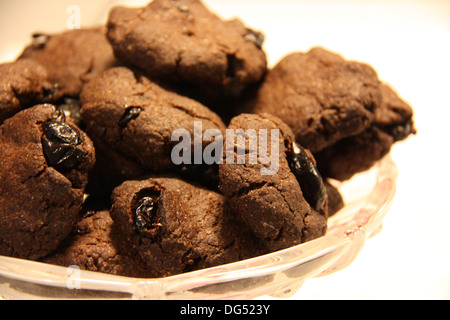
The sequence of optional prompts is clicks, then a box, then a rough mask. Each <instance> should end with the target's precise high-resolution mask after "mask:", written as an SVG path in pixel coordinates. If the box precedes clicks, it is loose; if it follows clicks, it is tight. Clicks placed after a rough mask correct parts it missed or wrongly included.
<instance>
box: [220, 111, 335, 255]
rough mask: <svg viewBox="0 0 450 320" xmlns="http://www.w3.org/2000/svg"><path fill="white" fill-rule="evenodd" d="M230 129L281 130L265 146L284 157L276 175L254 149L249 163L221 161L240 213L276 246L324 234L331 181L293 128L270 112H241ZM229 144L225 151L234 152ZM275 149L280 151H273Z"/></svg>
mask: <svg viewBox="0 0 450 320" xmlns="http://www.w3.org/2000/svg"><path fill="white" fill-rule="evenodd" d="M228 129H242V130H243V131H244V132H248V130H252V129H256V130H257V131H260V132H261V130H267V131H264V132H268V133H269V132H273V131H272V130H277V131H275V132H273V133H271V135H273V134H274V133H276V132H278V136H277V139H271V138H269V139H267V140H268V141H269V145H268V146H267V148H266V150H265V152H267V155H268V156H269V157H271V158H272V160H273V161H277V162H278V168H277V169H278V170H277V171H276V172H274V174H269V175H263V174H261V168H264V167H266V166H267V165H266V164H264V163H263V161H260V160H261V159H259V158H258V162H257V163H252V162H251V161H250V159H249V157H250V155H251V152H249V153H247V154H246V155H245V157H246V161H245V162H244V163H232V164H230V163H224V164H221V165H220V166H219V178H220V185H219V188H220V190H221V191H222V193H223V194H224V195H225V196H226V197H227V198H228V199H229V203H230V205H231V207H232V209H233V210H234V212H235V214H236V215H237V216H238V217H239V218H240V219H241V220H242V221H243V222H244V223H245V224H246V225H247V227H248V228H249V229H251V230H252V232H253V233H254V234H255V235H256V236H257V237H258V238H259V239H260V240H262V241H263V243H265V245H266V246H267V247H268V248H270V250H279V249H285V248H288V247H290V246H293V245H296V244H300V243H302V242H306V241H309V240H312V239H314V238H317V237H320V236H322V235H324V234H325V231H326V226H327V195H326V191H325V190H324V188H325V186H324V185H323V181H322V178H321V177H320V175H318V173H317V170H316V168H315V161H314V158H313V157H312V155H311V154H310V153H309V152H308V151H307V150H305V149H303V148H301V147H300V146H297V145H295V139H294V134H293V133H292V130H291V129H290V128H289V127H288V126H287V125H286V124H285V123H284V122H282V121H281V120H280V119H278V118H277V117H275V116H272V115H269V114H260V115H257V114H241V115H239V116H237V117H235V118H233V119H232V120H231V122H230V125H229V126H228ZM227 139H228V137H227ZM246 139H248V136H246ZM259 143H261V141H259ZM272 144H278V145H277V148H275V149H274V148H272ZM229 145H230V144H229V143H228V141H227V150H225V152H230V150H229V149H228V146H229ZM236 147H237V148H234V149H233V150H232V151H231V152H234V153H236V151H237V149H238V148H239V146H236ZM259 147H261V145H259ZM274 150H276V151H275V152H277V153H276V154H275V155H273V154H270V153H273V152H274ZM272 156H274V157H272ZM259 157H261V153H259ZM303 166H304V168H303ZM310 168H313V169H314V170H310Z"/></svg>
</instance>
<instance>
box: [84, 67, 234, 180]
mask: <svg viewBox="0 0 450 320" xmlns="http://www.w3.org/2000/svg"><path fill="white" fill-rule="evenodd" d="M81 102H82V110H81V116H82V118H83V121H84V123H85V126H86V131H87V132H88V133H89V135H90V136H91V137H92V139H93V140H94V142H95V141H99V142H100V143H102V144H104V145H105V146H106V147H108V148H110V149H113V150H114V151H116V152H119V153H121V154H122V155H124V156H126V157H128V158H131V159H132V160H134V161H136V162H137V163H138V164H139V165H140V166H142V167H143V168H144V169H146V170H147V172H161V171H165V170H169V169H174V168H175V164H174V161H173V159H172V149H173V147H174V146H175V145H177V144H179V142H180V141H179V140H177V139H175V140H176V141H172V136H173V133H174V132H175V131H176V130H178V129H181V130H183V132H184V133H187V134H188V137H185V138H186V139H190V141H189V142H188V143H187V145H188V146H192V148H191V151H192V152H193V151H194V148H195V145H194V142H195V136H203V134H204V133H205V132H206V131H207V130H215V132H217V133H220V134H222V133H223V132H224V131H225V125H224V124H223V122H222V120H221V119H220V118H219V116H217V115H216V114H215V113H213V112H212V111H211V110H209V109H208V108H207V107H205V106H204V105H202V104H200V103H198V102H196V101H194V100H191V99H189V98H186V97H183V96H180V95H178V94H176V93H174V92H171V91H168V90H165V89H163V88H162V87H160V86H159V85H157V84H156V83H154V82H152V81H150V80H149V79H148V78H147V77H145V76H143V75H141V74H139V73H135V72H133V71H131V70H130V69H127V68H124V67H118V68H112V69H110V70H107V71H105V72H104V73H103V74H101V75H100V76H98V77H97V78H95V79H94V80H92V81H90V82H89V83H88V84H86V85H85V86H84V88H83V91H82V94H81ZM196 123H197V126H196ZM180 139H181V138H180ZM200 139H201V138H200ZM202 140H205V139H202ZM199 144H200V147H201V148H206V147H207V146H208V145H209V144H211V141H201V142H199ZM202 150H203V149H202ZM202 150H200V151H201V152H202ZM186 152H188V151H186ZM189 158H190V160H191V162H192V163H194V160H195V159H194V158H193V157H191V155H190V154H189ZM177 164H178V163H177Z"/></svg>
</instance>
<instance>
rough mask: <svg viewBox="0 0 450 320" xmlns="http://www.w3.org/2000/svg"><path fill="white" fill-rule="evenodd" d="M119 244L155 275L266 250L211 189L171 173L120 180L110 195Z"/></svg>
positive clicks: (219, 195) (172, 272) (201, 266)
mask: <svg viewBox="0 0 450 320" xmlns="http://www.w3.org/2000/svg"><path fill="white" fill-rule="evenodd" d="M112 202H113V206H112V208H111V216H112V218H113V219H114V222H115V223H116V224H117V227H118V229H119V234H120V235H121V236H122V241H121V242H120V243H122V245H123V246H124V247H125V248H128V250H129V251H130V252H131V253H132V254H133V253H134V254H136V255H139V256H140V257H141V258H142V259H143V260H144V261H145V262H146V263H147V266H148V268H150V269H151V270H153V271H154V272H155V273H157V274H159V276H170V275H175V274H178V273H182V272H188V271H193V270H198V269H202V268H207V267H212V266H216V265H220V264H226V263H230V262H234V261H238V260H242V259H246V258H250V257H254V256H257V255H259V254H263V253H266V250H265V249H264V247H263V246H261V245H259V244H258V242H257V241H256V240H255V238H254V237H253V236H252V234H251V233H250V232H249V231H248V230H247V229H246V228H245V227H243V226H242V225H241V224H240V222H239V221H237V220H236V219H235V217H234V215H233V214H232V212H231V211H230V210H229V207H228V204H227V201H226V198H225V197H224V196H223V195H222V194H220V193H217V192H214V191H211V190H207V189H205V188H202V187H200V186H198V185H195V184H191V183H188V182H186V181H183V180H181V179H179V178H178V177H176V176H163V177H158V176H155V177H150V178H148V179H143V180H135V181H126V182H124V183H123V184H122V185H120V186H119V187H117V188H116V189H115V190H114V192H113V194H112Z"/></svg>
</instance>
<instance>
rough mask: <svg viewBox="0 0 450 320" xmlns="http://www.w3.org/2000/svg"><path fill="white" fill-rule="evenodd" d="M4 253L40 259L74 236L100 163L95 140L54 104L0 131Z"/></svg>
mask: <svg viewBox="0 0 450 320" xmlns="http://www.w3.org/2000/svg"><path fill="white" fill-rule="evenodd" d="M0 149H1V150H2V152H3V154H2V157H0V170H1V173H0V194H1V195H2V197H0V254H4V255H8V256H14V257H21V258H29V259H38V258H40V257H43V256H45V255H46V254H48V253H50V252H51V251H53V250H54V249H56V248H57V246H58V245H59V244H60V242H61V241H62V240H63V239H64V238H65V237H66V236H67V235H68V234H69V232H70V230H71V229H72V227H73V225H74V223H75V221H76V219H77V216H78V213H79V211H80V210H81V205H82V202H83V195H84V188H85V186H86V184H87V179H88V172H89V170H90V169H91V168H92V166H93V164H94V162H95V154H94V149H93V145H92V142H91V140H90V139H89V138H88V137H87V136H86V135H85V134H84V133H83V132H82V131H81V130H80V129H79V128H77V127H76V126H75V125H73V124H71V123H68V122H66V121H65V119H64V117H63V114H62V113H61V112H58V111H57V110H56V108H55V107H54V106H52V105H38V106H35V107H32V108H29V109H26V110H24V111H21V112H19V113H17V114H16V115H15V116H13V117H12V118H9V119H7V120H6V121H5V122H4V123H3V125H2V126H1V127H0Z"/></svg>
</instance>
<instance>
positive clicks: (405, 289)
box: [0, 0, 450, 300]
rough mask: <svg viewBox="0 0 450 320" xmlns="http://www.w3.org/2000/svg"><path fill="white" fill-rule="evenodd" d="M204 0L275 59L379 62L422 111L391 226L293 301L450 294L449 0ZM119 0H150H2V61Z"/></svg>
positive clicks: (400, 151)
mask: <svg viewBox="0 0 450 320" xmlns="http://www.w3.org/2000/svg"><path fill="white" fill-rule="evenodd" d="M204 2H205V3H206V4H207V5H208V6H209V7H210V8H211V9H212V10H213V11H215V12H217V13H218V14H219V15H220V16H222V17H224V18H231V17H240V18H241V19H242V20H243V21H244V22H245V23H246V24H247V25H248V26H251V27H252V28H253V29H259V30H262V31H263V32H264V33H265V35H266V43H265V49H266V52H267V54H268V58H269V63H270V65H271V66H272V65H274V64H275V63H276V62H277V61H278V60H279V59H281V58H282V57H283V56H284V55H286V54H288V53H291V52H293V51H307V50H308V49H309V48H311V47H312V46H317V45H318V46H323V47H325V48H327V49H329V50H332V51H335V52H338V53H340V54H341V55H343V56H344V57H345V58H347V59H352V60H358V61H361V62H366V63H369V64H370V65H372V66H373V67H374V68H375V69H376V70H377V71H378V74H379V77H380V79H381V80H383V81H385V82H387V83H389V84H391V85H392V86H393V87H394V88H395V89H396V91H397V92H398V93H399V94H400V95H401V96H402V97H403V98H404V99H405V100H406V101H407V102H409V103H410V104H411V105H412V106H413V108H414V111H415V121H416V126H417V129H418V134H417V136H414V137H411V138H409V139H408V140H407V141H405V142H402V143H399V144H397V145H396V146H395V147H394V149H393V150H392V158H393V160H394V161H395V162H396V164H397V166H398V169H399V178H398V186H397V194H396V198H395V200H394V203H393V205H392V207H391V210H390V212H389V213H388V215H387V217H386V219H385V222H384V227H383V230H382V231H381V233H380V234H378V235H377V236H376V237H375V238H372V239H369V240H368V241H367V242H366V245H365V247H364V248H363V250H362V252H361V254H360V255H359V256H358V257H357V258H356V260H355V261H354V262H353V264H351V265H350V266H349V267H348V268H346V269H344V270H342V271H339V272H337V273H335V274H332V275H329V276H326V277H323V278H317V279H311V280H308V281H306V282H305V283H304V285H303V287H302V288H301V289H300V290H299V291H298V292H297V293H296V294H295V295H294V296H293V297H292V298H291V299H409V300H416V299H450V237H449V233H450V228H449V226H450V210H449V203H447V201H449V199H450V194H449V191H448V190H449V188H448V183H449V181H450V179H449V167H448V166H449V165H448V160H449V156H448V155H449V152H447V149H448V148H449V147H450V144H449V141H448V138H449V134H448V131H449V130H450V123H449V122H450V102H449V101H450V1H446V0H441V1H439V0H422V1H419V0H416V1H414V0H410V1H402V0H391V1H375V0H372V1H361V0H359V1H356V0H354V1H294V0H291V1H289V0H276V1H275V0H273V1H265V0H205V1H204ZM114 3H133V4H137V5H139V4H145V3H147V1H142V0H141V1H139V0H137V1H126V0H123V1H121V0H116V1H77V0H69V1H67V0H64V1H61V0H53V1H35V0H16V1H4V0H0V39H1V41H0V62H5V61H9V60H12V59H14V58H15V57H16V56H17V54H18V53H19V52H20V51H21V49H22V47H23V46H24V45H25V44H27V43H28V42H29V39H30V38H29V37H30V34H31V33H33V32H35V31H42V32H52V31H60V30H64V29H65V28H66V22H67V19H68V16H69V15H68V14H67V13H66V9H67V8H68V6H69V5H71V4H75V5H78V6H79V7H80V9H81V23H82V27H85V26H90V25H92V22H93V21H99V22H104V21H105V19H106V16H107V11H105V10H104V8H105V7H106V8H108V7H109V6H111V5H113V4H114ZM263 298H267V297H263Z"/></svg>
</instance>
